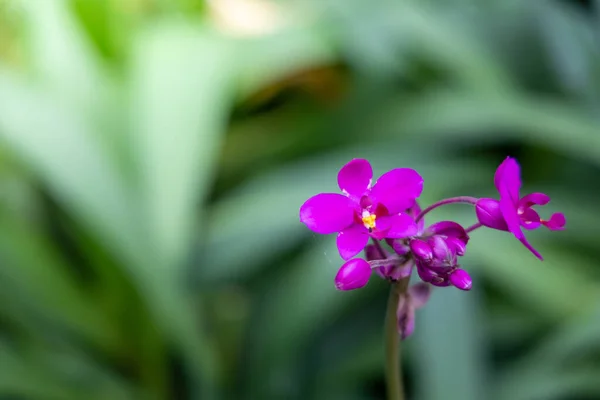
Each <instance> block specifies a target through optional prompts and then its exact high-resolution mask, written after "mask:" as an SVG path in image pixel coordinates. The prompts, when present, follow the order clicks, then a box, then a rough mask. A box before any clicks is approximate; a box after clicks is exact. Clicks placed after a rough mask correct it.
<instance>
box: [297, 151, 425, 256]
mask: <svg viewBox="0 0 600 400" xmlns="http://www.w3.org/2000/svg"><path fill="white" fill-rule="evenodd" d="M372 177H373V170H372V168H371V164H369V162H368V161H367V160H364V159H354V160H352V161H350V162H349V163H348V164H346V165H344V166H343V167H342V169H341V170H340V172H339V173H338V185H339V187H340V189H341V190H342V192H343V194H337V193H320V194H317V195H316V196H313V197H311V198H310V199H308V200H307V201H306V202H305V203H304V204H303V205H302V207H301V208H300V221H301V222H303V223H304V224H305V225H306V226H307V227H308V229H310V230H312V231H314V232H316V233H320V234H331V233H335V232H338V236H337V248H338V251H339V253H340V256H341V257H342V258H343V259H344V260H349V259H350V258H352V257H354V256H355V255H357V254H358V253H360V252H361V250H362V249H364V247H365V246H366V245H367V243H368V241H369V237H372V238H374V239H376V240H381V239H384V238H391V239H395V238H402V237H407V236H411V235H413V234H415V233H416V232H417V225H416V224H415V222H414V220H413V219H412V218H411V217H410V216H409V215H408V214H406V213H405V210H407V209H409V208H411V207H412V206H413V205H414V203H415V199H416V198H417V197H419V196H420V195H421V191H422V190H423V178H421V176H420V175H419V174H418V173H417V172H416V171H415V170H413V169H409V168H397V169H393V170H391V171H389V172H387V173H385V174H383V175H382V176H381V177H380V178H379V179H378V180H377V182H376V183H375V185H373V187H372V188H371V179H372Z"/></svg>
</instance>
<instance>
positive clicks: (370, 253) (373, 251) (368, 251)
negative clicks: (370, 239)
mask: <svg viewBox="0 0 600 400" xmlns="http://www.w3.org/2000/svg"><path fill="white" fill-rule="evenodd" d="M382 250H383V252H384V254H383V256H382V254H381V252H380V251H379V249H378V248H377V247H376V246H375V245H373V244H368V245H367V246H366V247H365V257H366V259H367V261H373V260H382V259H384V258H385V257H387V256H388V252H387V251H385V249H382ZM392 267H393V263H392V262H390V265H385V266H383V267H379V268H375V272H377V275H379V276H380V277H381V278H383V279H387V274H388V271H389V270H390V269H391V268H392Z"/></svg>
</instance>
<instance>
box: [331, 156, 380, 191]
mask: <svg viewBox="0 0 600 400" xmlns="http://www.w3.org/2000/svg"><path fill="white" fill-rule="evenodd" d="M371 178H373V169H372V168H371V164H369V162H368V161H367V160H365V159H362V158H355V159H354V160H352V161H350V162H349V163H348V164H346V165H344V166H343V167H342V169H341V170H340V172H339V173H338V177H337V180H338V185H339V186H340V189H342V191H343V192H345V193H348V194H349V195H350V196H353V197H355V198H360V197H361V196H362V195H363V194H364V193H365V192H366V191H367V190H368V189H369V185H370V184H371Z"/></svg>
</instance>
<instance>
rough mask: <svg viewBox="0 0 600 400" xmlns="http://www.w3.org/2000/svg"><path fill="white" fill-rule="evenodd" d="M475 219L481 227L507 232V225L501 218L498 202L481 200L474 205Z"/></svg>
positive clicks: (486, 199)
mask: <svg viewBox="0 0 600 400" xmlns="http://www.w3.org/2000/svg"><path fill="white" fill-rule="evenodd" d="M475 213H476V214H477V219H478V220H479V222H480V223H481V224H482V225H483V226H487V227H488V228H492V229H498V230H500V231H507V230H508V225H506V221H505V220H504V217H503V216H502V211H501V210H500V202H499V201H498V200H495V199H488V198H482V199H479V200H477V203H476V204H475Z"/></svg>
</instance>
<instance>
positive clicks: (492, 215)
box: [476, 157, 566, 260]
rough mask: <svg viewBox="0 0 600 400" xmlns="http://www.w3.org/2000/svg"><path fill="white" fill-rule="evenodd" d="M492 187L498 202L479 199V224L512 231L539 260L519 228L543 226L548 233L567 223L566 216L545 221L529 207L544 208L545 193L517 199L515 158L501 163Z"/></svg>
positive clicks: (518, 172)
mask: <svg viewBox="0 0 600 400" xmlns="http://www.w3.org/2000/svg"><path fill="white" fill-rule="evenodd" d="M494 184H495V185H496V189H498V193H500V201H498V200H495V199H488V198H483V199H479V200H478V201H477V204H476V212H477V218H478V220H479V222H480V223H481V224H482V225H484V226H487V227H489V228H493V229H498V230H504V231H509V232H511V233H512V234H513V235H515V237H516V238H517V239H519V240H520V241H521V243H523V244H524V245H525V247H527V248H528V249H529V250H530V251H531V252H532V253H533V254H534V255H535V256H536V257H537V258H539V259H540V260H542V259H543V258H542V256H541V254H540V253H538V251H537V250H535V249H534V248H533V246H531V244H529V242H528V241H527V239H526V238H525V235H524V233H523V231H522V230H521V228H525V229H528V230H532V229H537V228H539V227H540V226H541V225H544V226H545V227H546V228H548V229H550V230H562V229H564V227H565V223H566V220H565V216H564V215H563V214H562V213H555V214H552V216H551V217H550V219H548V220H544V219H542V218H540V216H539V214H538V213H537V212H536V211H535V210H534V209H533V208H532V206H534V205H538V206H543V205H545V204H547V203H548V202H549V201H550V196H548V195H546V194H544V193H531V194H528V195H526V196H524V197H522V198H521V197H520V195H519V189H520V188H521V168H520V167H519V164H518V163H517V161H516V160H515V159H514V158H511V157H507V158H506V160H504V161H503V162H502V164H500V166H499V167H498V169H497V170H496V175H495V176H494Z"/></svg>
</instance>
